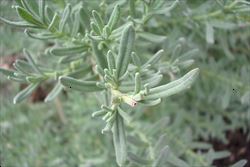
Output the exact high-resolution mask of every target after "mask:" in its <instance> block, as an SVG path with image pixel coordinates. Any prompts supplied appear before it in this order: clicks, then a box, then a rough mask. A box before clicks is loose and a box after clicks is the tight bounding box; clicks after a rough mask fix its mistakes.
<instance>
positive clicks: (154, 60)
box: [142, 49, 164, 68]
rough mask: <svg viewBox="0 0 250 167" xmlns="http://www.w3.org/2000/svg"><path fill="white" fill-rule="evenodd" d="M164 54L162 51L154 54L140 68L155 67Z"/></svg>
mask: <svg viewBox="0 0 250 167" xmlns="http://www.w3.org/2000/svg"><path fill="white" fill-rule="evenodd" d="M163 53H164V50H162V49H161V50H159V51H158V52H156V53H155V54H154V55H153V56H152V57H151V58H150V59H149V60H148V61H147V62H146V63H145V64H144V65H143V66H142V68H145V67H147V66H148V65H149V64H151V65H155V64H156V63H157V62H158V61H159V60H160V59H161V57H162V55H163Z"/></svg>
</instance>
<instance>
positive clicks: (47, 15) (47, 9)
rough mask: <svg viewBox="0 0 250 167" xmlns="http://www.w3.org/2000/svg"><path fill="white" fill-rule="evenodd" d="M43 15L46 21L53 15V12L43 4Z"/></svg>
mask: <svg viewBox="0 0 250 167" xmlns="http://www.w3.org/2000/svg"><path fill="white" fill-rule="evenodd" d="M45 16H46V19H47V22H48V23H49V22H50V21H51V20H52V19H53V16H54V12H53V11H52V10H51V9H50V8H49V6H48V5H45Z"/></svg>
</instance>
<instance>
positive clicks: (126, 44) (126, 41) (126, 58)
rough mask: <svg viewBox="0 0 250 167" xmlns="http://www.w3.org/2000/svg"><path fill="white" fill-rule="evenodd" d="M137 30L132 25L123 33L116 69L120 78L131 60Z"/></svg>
mask: <svg viewBox="0 0 250 167" xmlns="http://www.w3.org/2000/svg"><path fill="white" fill-rule="evenodd" d="M134 40H135V30H134V28H133V27H132V25H130V26H128V27H126V28H125V30H124V31H123V33H122V37H121V41H120V48H119V53H118V58H117V62H116V69H117V74H118V78H120V77H121V76H122V75H123V74H124V73H125V72H126V70H127V68H128V64H129V62H130V55H131V52H132V49H133V46H134Z"/></svg>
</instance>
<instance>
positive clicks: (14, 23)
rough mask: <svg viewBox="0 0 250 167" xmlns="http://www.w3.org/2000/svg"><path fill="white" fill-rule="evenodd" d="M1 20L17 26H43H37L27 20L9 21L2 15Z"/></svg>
mask: <svg viewBox="0 0 250 167" xmlns="http://www.w3.org/2000/svg"><path fill="white" fill-rule="evenodd" d="M0 20H1V21H2V22H4V23H6V24H9V25H11V26H17V27H30V28H41V27H40V26H36V25H33V24H30V23H27V22H26V21H9V20H6V19H4V18H2V17H0Z"/></svg>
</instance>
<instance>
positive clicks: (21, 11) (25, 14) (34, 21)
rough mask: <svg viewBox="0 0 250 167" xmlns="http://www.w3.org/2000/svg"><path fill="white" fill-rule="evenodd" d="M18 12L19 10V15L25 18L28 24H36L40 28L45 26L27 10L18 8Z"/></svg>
mask: <svg viewBox="0 0 250 167" xmlns="http://www.w3.org/2000/svg"><path fill="white" fill-rule="evenodd" d="M16 10H17V13H18V15H19V16H20V17H21V18H23V19H24V20H25V21H27V22H28V23H31V24H34V25H36V26H39V27H43V24H42V23H41V22H40V21H39V20H37V19H36V18H35V17H33V16H32V14H30V13H29V12H27V11H26V10H25V9H23V8H21V7H19V6H17V7H16Z"/></svg>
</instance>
